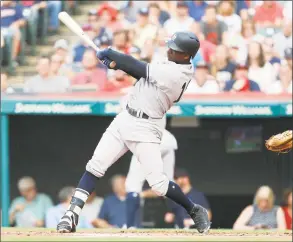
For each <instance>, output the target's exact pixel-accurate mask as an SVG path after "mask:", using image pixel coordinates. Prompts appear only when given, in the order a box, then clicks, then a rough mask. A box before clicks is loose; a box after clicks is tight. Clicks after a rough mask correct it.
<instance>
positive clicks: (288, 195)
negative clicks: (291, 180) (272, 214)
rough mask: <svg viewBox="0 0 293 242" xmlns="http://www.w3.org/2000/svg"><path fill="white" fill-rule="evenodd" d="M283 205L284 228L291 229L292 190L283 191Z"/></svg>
mask: <svg viewBox="0 0 293 242" xmlns="http://www.w3.org/2000/svg"><path fill="white" fill-rule="evenodd" d="M284 200H285V206H283V207H282V209H283V212H284V215H285V221H286V229H290V230H291V229H292V190H291V189H288V190H286V191H285V192H284Z"/></svg>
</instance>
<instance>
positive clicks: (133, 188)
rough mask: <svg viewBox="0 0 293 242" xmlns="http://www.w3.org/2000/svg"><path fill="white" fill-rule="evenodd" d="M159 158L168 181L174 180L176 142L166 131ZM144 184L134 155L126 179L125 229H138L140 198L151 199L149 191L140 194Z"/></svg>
mask: <svg viewBox="0 0 293 242" xmlns="http://www.w3.org/2000/svg"><path fill="white" fill-rule="evenodd" d="M160 149H161V157H162V161H163V170H164V172H165V174H166V176H167V177H168V179H169V180H173V178H174V168H175V150H177V140H176V138H175V137H174V135H173V134H171V133H170V132H169V131H168V130H166V129H165V130H164V131H163V136H162V141H161V146H160ZM144 182H145V177H144V173H143V170H142V167H141V164H140V163H139V161H138V159H137V158H136V156H135V155H133V156H132V158H131V162H130V167H129V171H128V174H127V177H126V183H125V185H126V191H127V197H126V217H127V227H128V228H133V227H140V221H137V213H138V211H139V208H140V198H141V197H143V198H147V197H153V196H154V195H155V194H153V193H152V192H151V191H149V190H146V191H144V192H142V188H143V184H144Z"/></svg>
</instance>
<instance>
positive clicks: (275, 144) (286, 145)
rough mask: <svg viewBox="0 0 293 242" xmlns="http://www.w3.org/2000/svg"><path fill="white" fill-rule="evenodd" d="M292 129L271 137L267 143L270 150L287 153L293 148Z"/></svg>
mask: <svg viewBox="0 0 293 242" xmlns="http://www.w3.org/2000/svg"><path fill="white" fill-rule="evenodd" d="M292 134H293V131H292V130H287V131H285V132H283V133H280V134H277V135H273V136H272V137H271V138H269V139H268V140H267V141H266V143H265V145H266V147H267V149H268V150H271V151H273V152H278V153H287V152H289V151H290V150H291V149H292Z"/></svg>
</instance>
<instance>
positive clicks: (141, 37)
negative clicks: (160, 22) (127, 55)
mask: <svg viewBox="0 0 293 242" xmlns="http://www.w3.org/2000/svg"><path fill="white" fill-rule="evenodd" d="M132 32H133V37H132V42H133V44H134V45H135V46H137V47H139V48H140V49H143V47H144V45H145V42H146V40H148V39H155V38H156V36H157V32H158V26H155V25H152V24H150V23H149V12H148V9H147V8H142V9H140V10H139V12H138V14H137V22H136V23H135V24H134V25H133V28H132Z"/></svg>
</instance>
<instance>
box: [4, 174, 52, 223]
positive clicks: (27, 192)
mask: <svg viewBox="0 0 293 242" xmlns="http://www.w3.org/2000/svg"><path fill="white" fill-rule="evenodd" d="M18 190H19V192H20V194H21V196H20V197H17V198H15V199H14V200H13V201H12V203H11V207H10V210H9V219H10V224H11V225H15V226H16V227H44V224H45V223H44V222H45V215H46V212H47V210H48V209H49V208H50V207H52V206H53V203H52V200H51V198H50V197H49V196H48V195H46V194H43V193H38V192H37V188H36V182H35V181H34V179H33V178H31V177H23V178H21V179H20V180H19V181H18Z"/></svg>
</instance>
